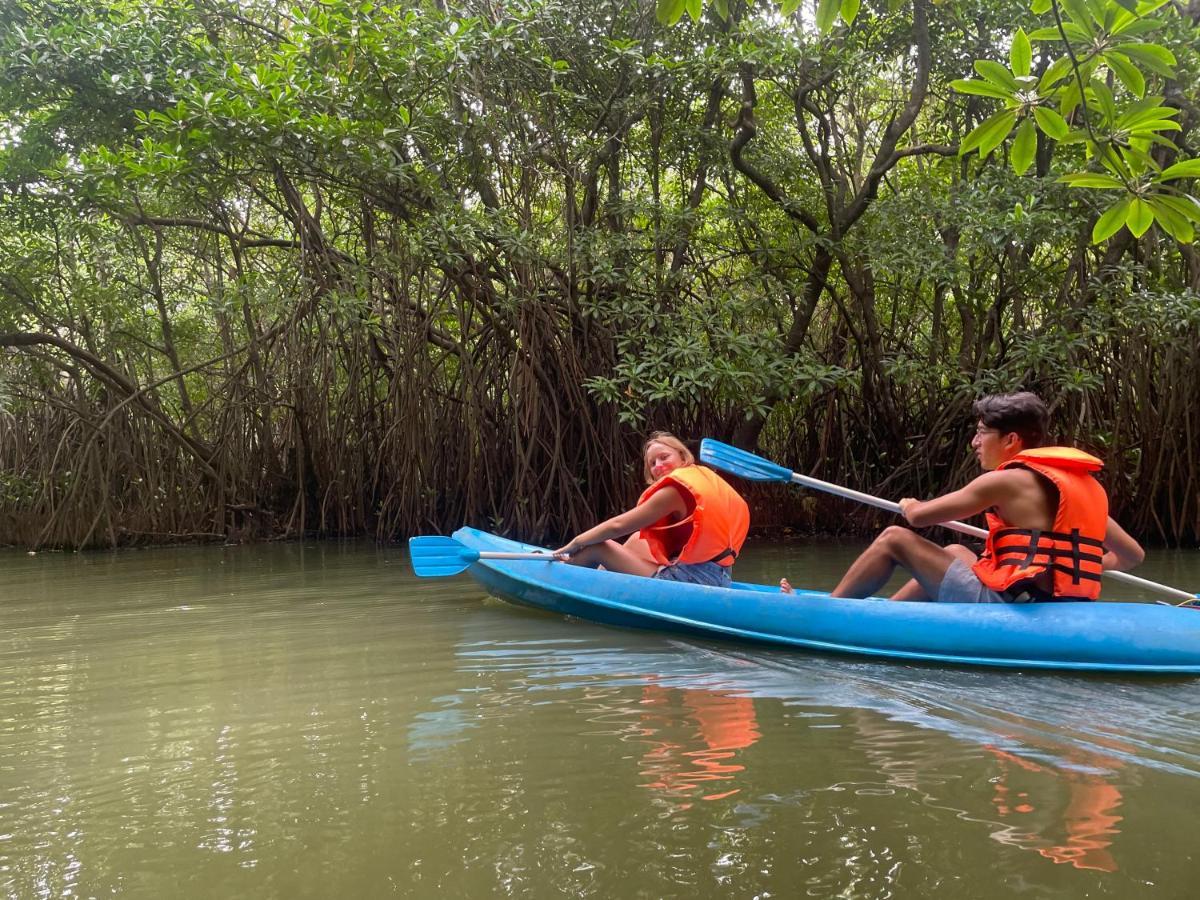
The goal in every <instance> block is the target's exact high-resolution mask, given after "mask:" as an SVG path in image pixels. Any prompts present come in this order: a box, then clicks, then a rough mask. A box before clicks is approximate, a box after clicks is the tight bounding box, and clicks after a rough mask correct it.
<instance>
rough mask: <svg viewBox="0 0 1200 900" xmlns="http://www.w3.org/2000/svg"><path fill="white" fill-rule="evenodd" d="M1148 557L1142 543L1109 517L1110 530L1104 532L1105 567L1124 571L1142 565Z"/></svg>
mask: <svg viewBox="0 0 1200 900" xmlns="http://www.w3.org/2000/svg"><path fill="white" fill-rule="evenodd" d="M1145 558H1146V551H1145V550H1143V549H1142V545H1141V544H1139V543H1138V542H1137V541H1135V540H1134V539H1133V538H1131V537H1130V536H1129V532H1127V531H1126V530H1125V529H1124V528H1122V527H1121V526H1120V525H1118V524H1117V523H1116V522H1115V521H1113V518H1112V516H1109V517H1108V530H1107V531H1105V533H1104V569H1105V571H1108V570H1109V569H1116V570H1117V571H1118V572H1124V571H1125V570H1126V569H1132V568H1133V567H1134V566H1137V565H1140V564H1141V562H1142V560H1144V559H1145Z"/></svg>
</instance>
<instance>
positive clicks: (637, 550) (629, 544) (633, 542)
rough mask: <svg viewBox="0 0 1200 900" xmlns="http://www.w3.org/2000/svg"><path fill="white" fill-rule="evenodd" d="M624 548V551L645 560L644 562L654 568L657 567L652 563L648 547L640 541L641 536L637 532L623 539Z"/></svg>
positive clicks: (652, 559) (652, 556) (652, 557)
mask: <svg viewBox="0 0 1200 900" xmlns="http://www.w3.org/2000/svg"><path fill="white" fill-rule="evenodd" d="M624 546H625V549H626V550H628V551H629V552H630V553H632V554H633V555H634V556H640V557H641V558H642V559H644V560H646V562H648V563H651V564H652V565H655V566H657V565H658V563H657V562H655V561H654V554H652V553H651V552H650V545H649V544H648V543H646V542H645V541H644V540H642V536H641V534H640V533H639V532H637V531H635V532H634V533H633V534H631V535H630V536H629V537H627V538H626V539H625V545H624Z"/></svg>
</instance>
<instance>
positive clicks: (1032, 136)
mask: <svg viewBox="0 0 1200 900" xmlns="http://www.w3.org/2000/svg"><path fill="white" fill-rule="evenodd" d="M1036 155H1037V129H1035V128H1034V127H1033V119H1026V120H1025V121H1024V122H1022V123H1021V125H1020V127H1019V128H1018V129H1017V137H1016V139H1015V140H1014V141H1013V145H1012V150H1011V151H1009V155H1008V161H1009V163H1010V164H1011V165H1012V168H1013V171H1014V172H1016V173H1017V174H1018V175H1024V174H1025V172H1026V170H1028V169H1029V166H1030V165H1031V164H1032V163H1033V158H1034V156H1036Z"/></svg>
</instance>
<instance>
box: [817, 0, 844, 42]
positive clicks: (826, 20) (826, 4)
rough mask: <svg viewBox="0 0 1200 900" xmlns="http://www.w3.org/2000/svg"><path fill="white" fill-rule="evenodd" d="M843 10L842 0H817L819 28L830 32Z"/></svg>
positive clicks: (823, 31)
mask: <svg viewBox="0 0 1200 900" xmlns="http://www.w3.org/2000/svg"><path fill="white" fill-rule="evenodd" d="M841 11H842V0H817V30H818V31H820V32H821V34H829V30H830V29H831V28H833V23H834V22H836V21H837V17H838V13H840V12H841Z"/></svg>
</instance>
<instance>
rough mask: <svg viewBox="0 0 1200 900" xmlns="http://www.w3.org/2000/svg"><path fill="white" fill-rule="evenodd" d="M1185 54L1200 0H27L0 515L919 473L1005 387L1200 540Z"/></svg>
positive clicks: (184, 530) (580, 496) (401, 507)
mask: <svg viewBox="0 0 1200 900" xmlns="http://www.w3.org/2000/svg"><path fill="white" fill-rule="evenodd" d="M675 6H679V9H675V8H674V7H675ZM1127 8H1128V9H1127ZM1129 9H1132V10H1133V11H1132V12H1130V11H1129ZM687 11H691V12H692V13H693V15H684V14H683V13H685V12H687ZM839 12H840V18H839V17H838V13H839ZM656 13H657V15H656ZM680 15H682V18H680ZM660 16H661V17H663V18H666V19H670V18H677V19H679V21H678V22H676V24H674V25H672V26H666V25H664V24H662V23H661V22H660V21H659V18H660ZM1055 31H1057V35H1055V34H1054V32H1055ZM1063 38H1066V41H1065V42H1064V40H1063ZM1198 46H1200V2H1197V0H1190V2H1187V3H1184V2H1175V3H1166V4H1163V3H1146V2H1143V3H1134V2H1132V0H1121V2H1118V0H1094V2H1093V0H1087V2H1085V0H1071V2H1061V3H1060V2H1054V3H1047V2H1044V0H1034V2H1033V4H1032V7H1031V6H1030V5H1029V4H1028V3H1027V2H1015V0H944V2H941V3H937V4H933V3H932V2H931V0H864V2H862V3H861V4H859V3H858V2H847V3H843V4H841V6H840V7H838V8H836V9H835V8H834V7H833V6H831V5H830V4H829V3H828V2H825V0H821V2H818V3H816V4H814V3H812V2H810V0H805V2H804V3H801V4H796V3H794V2H787V3H784V4H783V7H782V8H781V7H779V6H777V5H775V4H773V3H765V2H762V0H760V2H758V3H754V4H750V5H747V4H745V3H744V2H741V0H722V2H720V3H716V4H713V3H709V4H707V5H704V6H702V5H701V4H699V3H694V2H688V3H681V4H675V3H673V2H665V3H657V4H656V3H655V2H654V0H592V2H588V3H582V2H578V0H513V2H498V0H455V2H448V0H437V2H416V3H408V4H397V5H394V6H389V5H386V4H373V3H360V2H347V0H326V2H283V0H280V2H268V0H242V2H240V3H236V4H235V3H227V2H217V0H172V2H155V0H98V2H87V3H81V2H73V0H64V2H45V0H14V2H10V3H7V4H5V6H4V7H3V8H2V9H0V211H2V213H0V348H3V349H2V350H0V352H2V354H3V355H2V356H0V543H4V542H7V543H16V544H21V545H26V546H42V545H53V546H93V545H101V546H103V545H117V544H129V543H140V542H161V541H166V540H178V539H243V538H266V537H274V536H296V535H301V534H309V535H327V536H336V535H357V534H370V535H374V536H377V537H379V538H395V537H403V536H406V535H409V534H414V533H429V532H446V531H448V530H450V529H452V528H454V527H457V526H458V525H460V524H462V523H464V522H469V523H472V524H477V525H481V526H484V527H487V528H490V529H493V530H500V531H503V532H506V533H509V534H513V535H518V536H521V537H526V538H533V539H539V540H541V539H547V538H551V537H555V536H559V537H561V536H562V535H565V534H570V533H574V532H576V531H578V530H579V529H581V528H582V527H583V526H585V525H587V524H589V523H591V522H594V521H595V520H596V519H597V518H599V517H603V516H605V515H608V514H610V513H612V512H614V511H617V510H619V509H621V508H624V507H625V506H627V505H628V503H629V502H630V501H631V500H632V499H633V497H634V496H635V492H636V491H637V489H638V487H639V485H638V473H639V469H640V464H639V463H638V462H637V459H636V457H637V451H638V447H639V445H640V440H639V436H640V435H642V434H643V433H644V432H646V431H648V430H650V429H653V428H664V427H666V428H670V429H671V430H673V431H675V432H677V433H679V434H681V435H684V436H689V437H695V438H699V437H701V436H706V435H707V436H713V437H718V438H722V439H726V440H731V441H734V442H736V443H738V444H739V445H741V446H744V447H751V448H757V449H758V450H759V451H760V452H762V453H763V454H764V455H766V456H769V457H771V458H774V459H776V460H778V461H780V462H785V463H787V464H788V465H789V466H791V467H793V468H795V469H797V470H799V471H805V472H810V473H812V474H815V475H817V476H819V477H821V478H824V479H826V480H829V481H833V482H837V483H841V484H847V485H850V486H853V487H855V488H857V489H860V490H865V491H870V492H872V493H878V494H883V495H885V496H892V497H900V496H928V495H932V494H935V493H938V492H941V491H942V490H944V489H946V488H947V487H948V486H950V485H953V484H956V483H960V482H961V481H963V480H964V479H965V478H967V477H968V476H969V474H970V473H971V472H972V471H973V465H974V463H973V460H972V458H971V457H970V456H969V455H968V454H967V453H966V450H965V448H966V443H967V441H968V439H969V435H970V430H971V428H972V427H973V422H971V421H970V405H971V402H972V400H973V399H974V397H976V396H977V395H978V394H980V393H983V392H989V391H996V390H1008V389H1013V388H1017V387H1023V388H1028V389H1032V390H1036V391H1039V392H1041V393H1042V394H1043V395H1045V396H1046V397H1048V398H1051V399H1052V400H1053V403H1054V408H1055V414H1056V418H1057V422H1058V425H1059V437H1060V438H1061V439H1062V440H1063V441H1066V442H1076V443H1079V444H1081V445H1082V446H1085V447H1087V448H1089V449H1092V450H1094V451H1097V452H1099V453H1100V454H1101V455H1102V456H1103V457H1104V458H1105V459H1106V461H1107V469H1106V479H1105V481H1106V484H1107V486H1108V487H1109V489H1110V493H1111V495H1112V497H1113V503H1114V512H1115V513H1116V514H1117V515H1118V516H1119V517H1120V518H1121V519H1122V520H1123V522H1124V523H1126V524H1127V525H1128V527H1129V528H1130V529H1131V530H1132V531H1134V532H1136V533H1137V534H1138V535H1139V536H1141V537H1143V538H1145V539H1147V540H1149V541H1161V542H1166V543H1172V544H1195V543H1196V542H1197V540H1200V454H1197V452H1196V449H1195V448H1196V446H1197V441H1198V440H1200V395H1198V392H1197V391H1196V388H1195V386H1196V385H1197V384H1200V361H1198V360H1197V348H1198V347H1200V294H1198V291H1200V252H1198V251H1197V249H1196V247H1195V246H1194V244H1193V243H1192V239H1193V238H1194V227H1195V223H1197V222H1200V215H1197V214H1196V206H1195V201H1194V200H1191V199H1190V194H1194V193H1195V192H1196V189H1195V186H1194V182H1195V177H1196V176H1197V175H1200V171H1193V169H1192V168H1188V166H1187V165H1184V167H1183V168H1177V169H1174V170H1172V169H1171V167H1172V166H1178V165H1180V164H1186V163H1187V161H1188V160H1192V159H1194V158H1195V157H1197V156H1200V147H1197V143H1196V125H1197V122H1198V121H1200V108H1198V107H1197V100H1196V98H1197V97H1198V96H1200V53H1198V52H1197V47H1198ZM1064 58H1065V59H1068V62H1067V63H1066V64H1061V63H1057V62H1055V61H1056V60H1061V59H1064ZM1055 66H1057V70H1054V68H1053V67H1055ZM1000 70H1003V72H1001V71H1000ZM1048 70H1049V71H1048ZM1055 76H1057V77H1055ZM1010 80H1011V84H1010V83H1009V82H1010ZM1072 90H1074V91H1075V95H1076V96H1074V97H1071V96H1069V94H1070V91H1072ZM1163 109H1165V110H1168V112H1166V113H1162V112H1155V110H1163ZM1009 113H1011V116H1010V115H1009ZM1127 114H1128V115H1127ZM1138 116H1141V118H1138ZM1130 117H1132V118H1130ZM1148 122H1149V123H1151V125H1150V126H1147V124H1146V123H1148ZM988 123H991V124H988ZM1153 123H1158V125H1154V124H1153ZM1163 123H1166V124H1163ZM981 126H983V128H982V130H981ZM1159 126H1161V127H1159ZM1139 127H1140V128H1142V129H1143V130H1141V131H1139ZM1113 159H1116V160H1117V163H1116V164H1114V163H1113V162H1112V160H1113ZM1114 165H1115V166H1116V168H1114ZM1121 166H1124V167H1125V168H1124V169H1121ZM1172 172H1174V173H1175V174H1171V173H1172ZM1064 177H1065V180H1064ZM1072 179H1073V180H1072ZM1105 179H1107V180H1105ZM1143 197H1144V198H1146V199H1145V200H1143V199H1142V198H1143ZM1162 197H1167V198H1168V200H1169V201H1170V202H1168V201H1167V200H1162V199H1161V198H1162ZM1150 201H1153V202H1150ZM1121 204H1125V205H1124V207H1123V208H1121V209H1120V211H1119V214H1118V213H1117V212H1115V211H1114V210H1116V209H1117V207H1119V206H1121ZM764 490H766V489H764ZM769 490H770V491H771V493H769V494H767V493H764V494H762V495H761V498H762V501H763V502H762V504H761V509H762V510H763V512H762V515H761V517H760V523H766V522H777V523H788V524H794V525H797V526H802V527H807V528H815V529H826V530H841V529H843V528H847V527H866V526H867V525H868V524H874V522H873V521H868V520H867V519H865V518H861V514H860V512H859V511H858V510H848V509H847V508H846V506H845V505H844V504H843V503H841V502H840V501H832V500H825V499H821V498H812V497H808V498H806V497H804V496H802V495H800V494H798V493H795V494H791V493H789V494H785V493H784V490H783V489H782V488H779V487H774V488H770V489H769ZM789 504H790V505H789Z"/></svg>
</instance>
